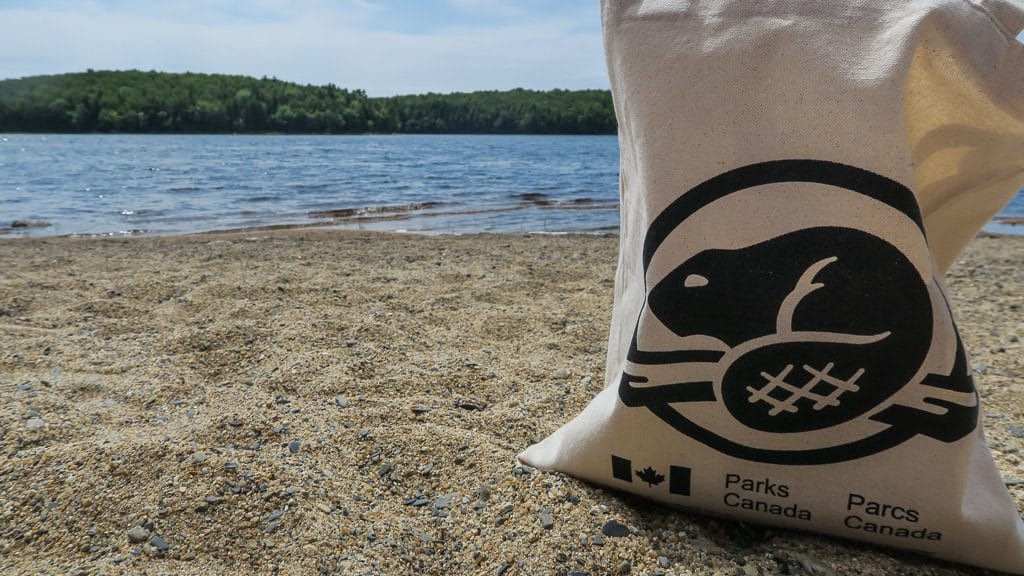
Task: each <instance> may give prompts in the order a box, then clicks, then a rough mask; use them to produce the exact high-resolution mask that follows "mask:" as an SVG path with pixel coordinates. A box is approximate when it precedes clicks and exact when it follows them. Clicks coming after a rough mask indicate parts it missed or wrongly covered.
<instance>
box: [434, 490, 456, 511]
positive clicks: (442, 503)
mask: <svg viewBox="0 0 1024 576" xmlns="http://www.w3.org/2000/svg"><path fill="white" fill-rule="evenodd" d="M458 497H459V495H458V493H456V492H452V493H451V494H445V495H444V496H438V497H437V498H436V499H435V500H434V505H433V508H434V510H447V509H448V508H451V507H452V502H454V501H455V499H456V498H458Z"/></svg>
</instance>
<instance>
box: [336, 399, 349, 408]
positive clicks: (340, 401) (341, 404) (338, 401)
mask: <svg viewBox="0 0 1024 576" xmlns="http://www.w3.org/2000/svg"><path fill="white" fill-rule="evenodd" d="M334 405H335V406H337V407H338V408H344V407H346V406H348V399H347V398H345V397H343V396H338V397H337V398H335V399H334Z"/></svg>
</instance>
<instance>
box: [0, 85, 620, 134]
mask: <svg viewBox="0 0 1024 576" xmlns="http://www.w3.org/2000/svg"><path fill="white" fill-rule="evenodd" d="M615 129H616V128H615V113H614V111H613V109H612V102H611V95H610V94H609V93H608V91H606V90H581V91H567V90H551V91H534V90H521V89H517V90H510V91H500V92H499V91H487V92H472V93H456V94H425V95H416V96H395V97H388V98H370V97H368V96H367V95H366V93H365V92H364V91H362V90H349V89H345V88H339V87H337V86H335V85H333V84H328V85H326V86H311V85H299V84H294V83H290V82H284V81H281V80H277V79H273V78H261V79H257V78H250V77H246V76H228V75H221V74H192V73H186V74H171V73H163V72H140V71H134V70H132V71H118V72H113V71H92V70H90V71H88V72H84V73H77V74H61V75H56V76H33V77H29V78H21V79H15V80H2V81H0V132H120V133H133V132H139V133H143V132H145V133H163V132H168V133H172V132H177V133H181V132H192V133H231V132H245V133H264V132H281V133H295V134H315V133H323V134H359V133H366V132H384V133H387V132H404V133H463V134H612V133H614V132H615Z"/></svg>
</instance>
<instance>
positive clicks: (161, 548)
mask: <svg viewBox="0 0 1024 576" xmlns="http://www.w3.org/2000/svg"><path fill="white" fill-rule="evenodd" d="M149 545H150V546H152V547H153V548H156V551H157V552H166V551H167V549H168V548H170V547H171V545H170V544H168V543H167V540H164V538H163V536H160V535H159V534H156V535H154V536H153V537H152V538H150V539H149Z"/></svg>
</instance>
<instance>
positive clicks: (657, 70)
mask: <svg viewBox="0 0 1024 576" xmlns="http://www.w3.org/2000/svg"><path fill="white" fill-rule="evenodd" d="M602 12H603V13H602V18H603V25H604V38H605V48H606V52H607V59H608V66H609V71H610V76H611V82H612V92H613V96H614V99H615V107H616V113H617V115H618V119H619V139H620V148H621V162H622V164H621V194H622V221H621V243H620V257H619V263H618V273H617V276H616V285H615V308H614V313H613V319H612V326H611V334H610V337H609V341H608V346H609V349H608V363H607V381H606V387H605V389H604V391H603V392H602V393H601V394H599V395H598V396H597V397H596V398H595V399H594V400H593V401H592V402H591V403H590V405H589V406H588V407H587V408H586V409H585V410H584V411H583V413H581V414H580V415H579V416H577V417H576V418H575V419H573V420H572V421H571V422H569V423H568V424H566V425H564V426H563V427H562V428H561V429H559V430H557V431H556V432H555V433H553V434H552V435H551V436H550V437H548V438H547V439H546V440H544V441H543V442H541V443H539V444H537V445H535V446H532V447H530V448H528V449H527V450H526V451H524V452H523V453H522V454H521V455H520V458H521V460H522V461H523V462H525V463H527V464H530V465H532V466H535V467H538V468H542V469H550V470H560V471H564V472H566V473H568V474H572V475H574V476H577V477H580V478H583V479H586V480H589V481H592V482H595V483H599V484H603V485H606V486H609V487H612V488H615V489H618V490H624V491H628V492H633V493H636V494H639V495H641V496H645V497H648V498H653V499H656V500H660V501H662V502H665V503H667V504H670V505H672V506H677V507H681V508H685V509H688V510H695V511H700V512H704V513H710V514H715V515H721V516H725V517H728V518H734V519H737V520H743V521H749V522H755V523H761V524H769V525H777V526H782V527H787V528H794V529H800V530H810V531H816V532H821V533H825V534H831V535H835V536H839V537H842V538H848V539H855V540H862V541H866V542H870V543H874V544H882V545H887V546H894V547H900V548H905V549H909V550H913V551H915V552H919V553H921V554H925V555H931V556H935V557H938V558H944V559H949V560H953V561H958V562H965V563H970V564H975V565H979V566H985V567H989V568H994V569H999V570H1005V571H1009V572H1016V573H1024V524H1022V522H1021V519H1020V517H1019V515H1018V513H1017V510H1016V507H1015V505H1014V503H1013V501H1012V500H1011V498H1010V497H1009V495H1008V493H1007V490H1006V489H1005V487H1004V486H1003V483H1002V481H1001V478H1000V475H999V472H998V470H997V469H996V466H995V464H994V462H993V460H992V458H991V456H990V454H989V451H988V449H987V447H986V444H985V439H984V434H983V430H982V427H981V424H980V406H979V400H978V395H977V393H976V390H975V387H974V382H973V379H972V375H971V369H970V364H969V360H968V356H967V353H966V351H965V350H964V348H963V344H962V342H961V339H960V337H959V335H958V332H957V328H956V324H955V322H954V317H953V314H952V312H951V310H950V307H949V303H948V299H947V297H946V295H945V291H944V287H943V282H942V276H943V274H944V272H945V271H946V269H947V268H948V267H949V266H950V264H951V263H952V262H953V260H954V258H955V257H956V256H957V254H958V253H959V252H960V251H961V249H962V248H963V247H964V245H965V244H966V243H967V242H968V241H969V240H970V239H971V238H972V236H973V235H974V234H975V233H976V232H977V231H978V230H979V229H980V227H981V226H983V224H984V223H985V222H986V221H987V220H988V219H989V218H990V217H991V216H992V215H993V214H995V213H996V212H997V211H998V210H999V209H1000V208H1001V207H1002V206H1003V205H1005V203H1006V202H1008V201H1009V200H1010V199H1011V197H1012V196H1013V195H1014V194H1015V193H1016V192H1017V190H1019V189H1020V187H1021V186H1022V185H1024V47H1022V46H1021V45H1020V44H1019V43H1018V42H1017V41H1016V40H1015V35H1016V34H1017V33H1018V32H1019V31H1020V30H1021V28H1022V27H1024V9H1022V5H1021V3H1019V2H1016V1H1011V0H991V1H990V0H905V1H901V2H890V1H886V0H854V1H846V2H832V1H824V0H817V1H810V0H775V1H772V2H755V1H750V0H604V1H603V2H602Z"/></svg>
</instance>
